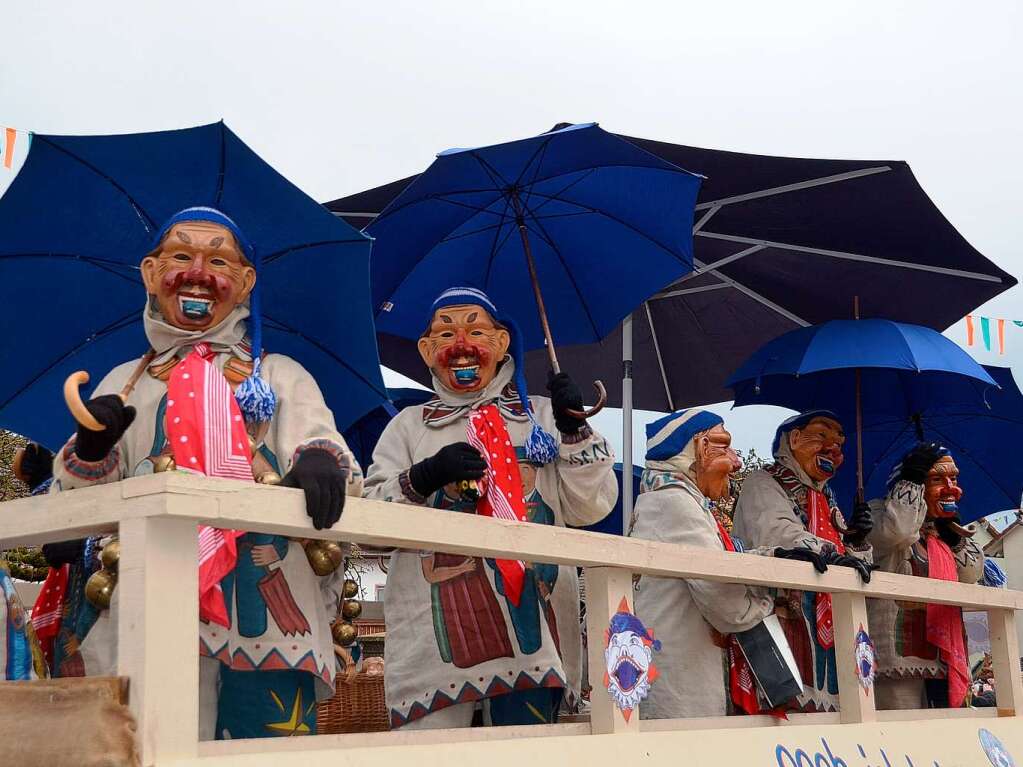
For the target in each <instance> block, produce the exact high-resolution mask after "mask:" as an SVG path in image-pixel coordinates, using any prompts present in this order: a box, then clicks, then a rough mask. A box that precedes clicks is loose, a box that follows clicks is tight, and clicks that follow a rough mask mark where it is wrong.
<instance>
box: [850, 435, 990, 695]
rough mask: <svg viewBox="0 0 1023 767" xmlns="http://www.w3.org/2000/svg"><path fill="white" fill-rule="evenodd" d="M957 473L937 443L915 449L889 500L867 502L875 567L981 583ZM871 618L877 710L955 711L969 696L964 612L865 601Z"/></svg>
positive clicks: (896, 473) (980, 559)
mask: <svg viewBox="0 0 1023 767" xmlns="http://www.w3.org/2000/svg"><path fill="white" fill-rule="evenodd" d="M958 477H959V469H958V468H957V467H956V464H955V460H954V459H953V456H952V455H951V453H950V452H949V451H948V449H947V448H945V447H943V446H941V445H939V444H937V443H933V442H921V443H919V444H917V445H916V446H915V447H913V448H912V449H911V450H910V451H909V452H908V453H906V455H905V456H904V457H903V459H902V461H901V462H900V463H899V464H898V465H897V466H896V467H895V469H894V470H893V472H892V476H891V478H890V480H889V486H888V493H887V495H886V496H885V497H884V498H878V499H875V500H873V501H871V502H870V507H871V511H872V513H873V516H874V529H873V532H872V533H871V535H870V538H869V540H870V542H871V544H873V547H874V557H875V561H876V562H877V563H878V564H879V565H880V566H881V569H883V570H885V571H887V572H890V573H900V574H903V575H917V576H921V577H924V578H935V579H938V580H953V581H955V580H958V581H960V582H962V583H976V582H977V581H979V580H980V579H981V578H982V577H983V575H984V553H983V551H981V549H980V547H979V546H978V545H977V544H976V543H974V542H973V541H972V540H971V539H970V538H969V537H968V536H965V535H963V534H962V527H960V525H959V517H958V504H959V500H960V499H961V498H962V495H963V489H962V488H961V487H959V481H958ZM867 615H868V619H869V621H870V629H871V634H872V636H873V639H874V645H875V646H876V648H877V662H878V664H877V692H876V698H877V706H878V708H882V709H916V708H926V707H928V705H929V703H930V704H934V703H939V702H940V703H941V704H942V705H945V706H951V707H953V708H958V707H959V706H961V705H963V700H964V697H965V695H966V692H967V690H968V688H969V681H970V680H969V669H968V668H967V657H966V648H965V644H964V639H963V618H962V610H961V609H960V608H958V607H955V606H952V605H930V604H923V603H919V602H898V601H895V600H888V599H868V600H867Z"/></svg>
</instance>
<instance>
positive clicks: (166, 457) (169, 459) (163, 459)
mask: <svg viewBox="0 0 1023 767" xmlns="http://www.w3.org/2000/svg"><path fill="white" fill-rule="evenodd" d="M176 468H178V465H177V464H176V463H175V462H174V456H173V455H171V454H170V453H164V454H163V455H158V456H156V457H154V458H153V473H154V474H159V473H160V472H164V471H174V470H175V469H176Z"/></svg>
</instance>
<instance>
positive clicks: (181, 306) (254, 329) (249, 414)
mask: <svg viewBox="0 0 1023 767" xmlns="http://www.w3.org/2000/svg"><path fill="white" fill-rule="evenodd" d="M186 223H207V224H215V225H217V226H219V227H223V228H224V229H226V230H227V231H229V232H230V233H231V235H232V236H233V237H234V239H235V242H236V243H237V246H238V249H239V250H240V251H241V255H242V256H243V258H244V259H245V260H246V261H247V262H248V264H247V266H251V267H252V269H253V270H255V272H256V280H255V283H254V284H253V285H252V289H251V292H250V293H249V295H248V299H249V319H248V331H249V340H250V343H251V345H252V375H250V376H249V377H248V378H247V379H245V380H244V381H243V382H242V383H241V385H239V386H238V388H237V390H236V391H235V399H236V400H237V401H238V406H239V408H240V409H241V411H242V414H243V415H244V416H245V419H246V421H249V422H265V421H269V420H270V419H271V418H273V414H274V411H275V410H276V407H277V396H276V394H275V393H274V391H273V389H272V388H270V385H269V384H268V383H267V382H266V381H265V380H264V379H263V378H262V376H261V375H260V369H261V367H262V341H263V332H262V331H263V324H262V312H261V306H260V303H261V301H260V298H261V289H260V285H259V279H258V275H259V271H260V266H261V264H260V258H259V252H258V250H257V249H256V248H255V247H254V246H253V244H252V243H251V242H250V241H249V239H248V238H247V237H246V236H245V234H244V233H243V232H242V230H241V228H240V227H239V226H238V225H237V224H236V223H235V222H234V220H233V219H231V217H230V216H228V215H227V214H225V213H223V212H222V211H219V210H216V209H215V208H209V207H202V206H198V207H192V208H186V209H184V210H182V211H179V212H177V213H175V214H174V215H173V216H171V217H170V218H169V219H167V221H166V222H165V223H164V225H163V226H162V227H161V228H160V230H159V232H157V234H156V237H155V238H154V240H153V245H152V248H151V251H150V252H151V253H156V252H158V251H159V250H161V249H162V248H164V244H165V243H164V241H165V238H166V237H167V236H168V234H169V233H170V232H171V229H172V228H173V227H174V226H176V225H178V224H186ZM179 237H180V235H179ZM186 237H187V235H186ZM220 240H223V237H220ZM182 244H184V245H191V246H196V245H198V243H194V242H186V241H183V243H180V244H179V245H182ZM204 245H205V247H206V253H205V255H206V257H207V259H209V260H210V261H211V262H215V261H216V259H217V258H218V251H217V249H218V248H224V249H227V250H230V244H229V243H223V242H220V243H218V242H217V238H216V237H214V238H211V239H210V241H209V242H208V243H204ZM235 258H236V256H235ZM221 260H223V259H221ZM204 263H205V262H204ZM193 266H194V267H195V268H193V269H192V271H193V272H194V273H196V274H198V275H199V276H198V277H195V276H189V274H188V271H189V269H188V267H185V266H184V265H183V266H182V268H181V269H179V270H177V272H178V274H177V275H176V279H177V281H178V282H182V281H189V280H194V281H197V282H207V283H209V284H208V285H204V286H201V287H200V289H193V290H192V292H191V293H189V292H188V291H180V292H179V294H178V295H177V296H176V297H175V301H177V304H176V306H177V309H178V315H179V317H178V321H179V322H183V323H185V326H186V327H194V328H202V327H204V325H206V324H208V323H209V322H211V321H212V320H213V319H214V317H213V316H211V314H212V312H213V311H214V309H215V307H217V303H218V301H220V300H221V297H222V296H223V297H225V298H226V297H227V295H228V294H227V293H226V292H225V290H224V287H223V286H224V285H226V284H228V282H229V281H228V280H226V279H225V278H224V277H223V275H220V274H216V273H214V274H206V273H205V272H203V269H202V267H198V266H195V265H193ZM235 295H237V294H235ZM236 300H237V299H236ZM225 308H226V309H227V310H228V311H230V310H233V308H234V306H229V307H225ZM164 313H165V314H166V313H167V312H166V311H164Z"/></svg>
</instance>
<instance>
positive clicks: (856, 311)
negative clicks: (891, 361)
mask: <svg viewBox="0 0 1023 767" xmlns="http://www.w3.org/2000/svg"><path fill="white" fill-rule="evenodd" d="M853 317H854V318H855V319H857V320H858V319H859V318H860V297H859V296H854V297H853ZM861 382H862V375H861V371H860V368H856V502H857V503H863V495H864V493H863V392H862V386H861Z"/></svg>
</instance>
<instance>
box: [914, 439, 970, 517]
mask: <svg viewBox="0 0 1023 767" xmlns="http://www.w3.org/2000/svg"><path fill="white" fill-rule="evenodd" d="M962 497H963V489H962V488H961V487H959V467H958V466H956V462H955V461H954V460H953V459H952V456H950V455H946V456H943V457H941V458H939V459H938V460H937V461H936V462H935V464H934V466H932V467H931V470H930V471H928V472H927V478H926V479H925V480H924V502H925V503H926V504H927V516H928V517H930V518H932V519H952V518H955V517H956V516H957V515H958V514H959V501H960V500H961V499H962Z"/></svg>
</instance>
